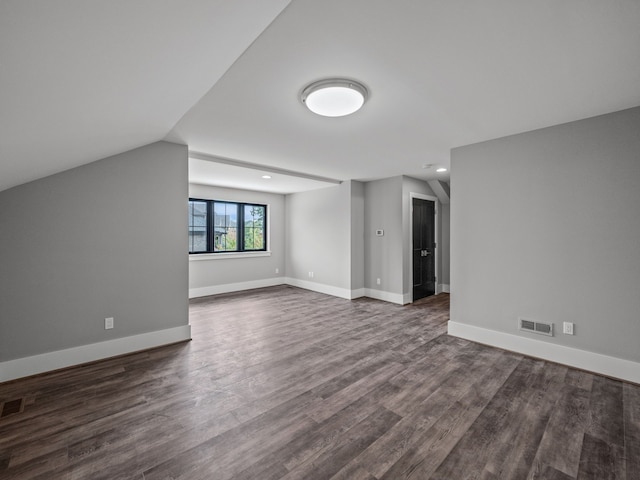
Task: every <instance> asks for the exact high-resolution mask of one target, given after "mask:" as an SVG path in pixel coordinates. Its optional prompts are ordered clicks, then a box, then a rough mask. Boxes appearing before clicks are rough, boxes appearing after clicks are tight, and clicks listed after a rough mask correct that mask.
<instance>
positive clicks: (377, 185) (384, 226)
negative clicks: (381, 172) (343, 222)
mask: <svg viewBox="0 0 640 480" xmlns="http://www.w3.org/2000/svg"><path fill="white" fill-rule="evenodd" d="M364 198H365V211H364V242H365V246H364V252H365V263H364V285H365V287H366V288H369V289H371V290H380V291H383V292H390V293H397V294H402V293H403V286H402V278H403V274H402V265H403V263H402V257H403V254H402V248H403V247H402V242H403V232H402V202H401V201H402V177H401V176H398V177H391V178H385V179H383V180H376V181H372V182H367V183H365V185H364ZM376 230H384V235H383V236H381V237H378V236H376ZM377 278H379V279H380V285H377V284H376V279H377Z"/></svg>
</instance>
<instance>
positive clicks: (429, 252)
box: [411, 198, 436, 302]
mask: <svg viewBox="0 0 640 480" xmlns="http://www.w3.org/2000/svg"><path fill="white" fill-rule="evenodd" d="M411 207H412V208H411V211H412V213H411V214H412V216H413V301H414V302H415V301H416V300H419V299H421V298H424V297H428V296H429V295H433V294H435V293H436V255H435V253H436V243H435V214H436V203H435V202H434V201H432V200H422V199H420V198H413V199H412V202H411Z"/></svg>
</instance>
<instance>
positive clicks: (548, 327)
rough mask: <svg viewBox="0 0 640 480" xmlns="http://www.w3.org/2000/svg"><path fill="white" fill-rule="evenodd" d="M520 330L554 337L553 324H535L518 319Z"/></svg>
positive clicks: (531, 321)
mask: <svg viewBox="0 0 640 480" xmlns="http://www.w3.org/2000/svg"><path fill="white" fill-rule="evenodd" d="M518 330H524V331H526V332H533V333H539V334H540V335H547V336H549V337H553V323H545V322H535V321H533V320H526V319H524V318H518Z"/></svg>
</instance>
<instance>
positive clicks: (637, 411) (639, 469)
mask: <svg viewBox="0 0 640 480" xmlns="http://www.w3.org/2000/svg"><path fill="white" fill-rule="evenodd" d="M623 403H624V457H625V459H626V465H625V466H626V473H627V479H628V480H631V479H633V478H640V386H638V385H631V384H629V383H625V384H624V386H623Z"/></svg>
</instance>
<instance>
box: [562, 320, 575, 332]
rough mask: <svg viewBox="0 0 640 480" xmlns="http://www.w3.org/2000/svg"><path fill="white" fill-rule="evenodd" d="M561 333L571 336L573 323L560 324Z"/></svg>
mask: <svg viewBox="0 0 640 480" xmlns="http://www.w3.org/2000/svg"><path fill="white" fill-rule="evenodd" d="M562 333H564V334H566V335H573V323H571V322H564V323H563V324H562Z"/></svg>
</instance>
